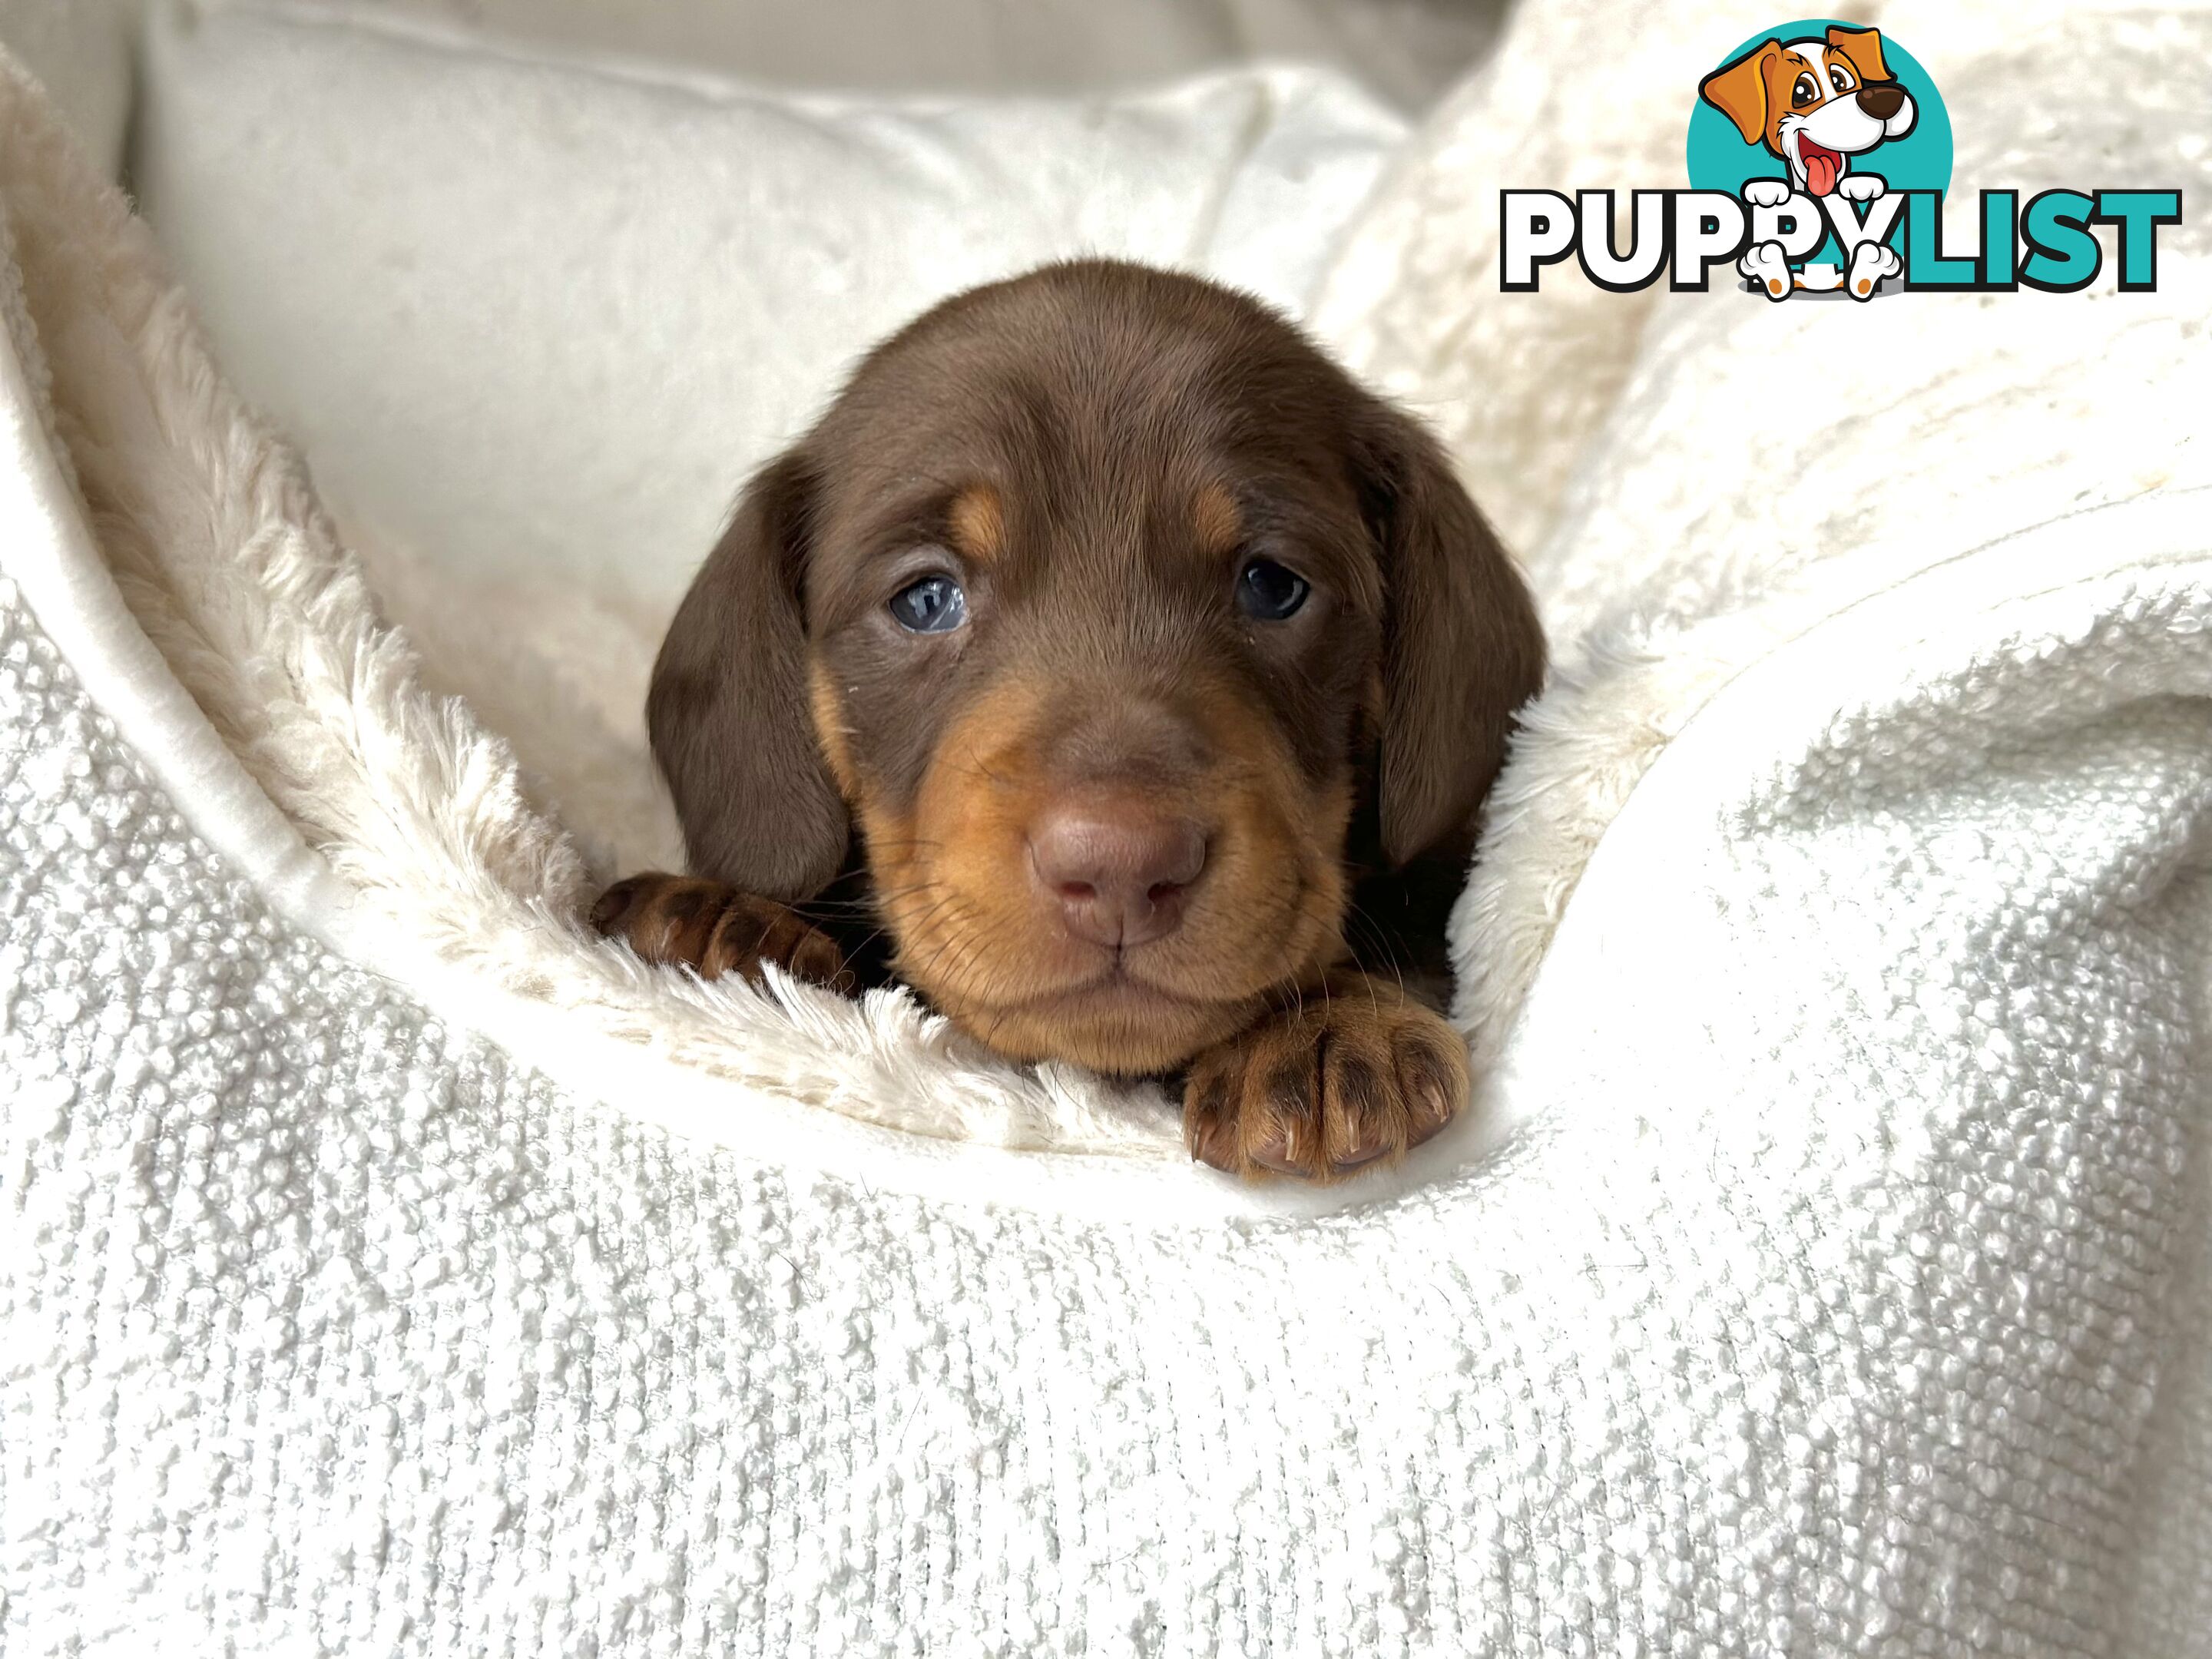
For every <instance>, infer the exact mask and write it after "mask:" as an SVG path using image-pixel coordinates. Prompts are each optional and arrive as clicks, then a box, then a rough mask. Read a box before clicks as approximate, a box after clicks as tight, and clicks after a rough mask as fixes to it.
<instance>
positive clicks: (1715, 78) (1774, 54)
mask: <svg viewBox="0 0 2212 1659" xmlns="http://www.w3.org/2000/svg"><path fill="white" fill-rule="evenodd" d="M1781 61H1782V42H1780V41H1779V40H1769V41H1768V42H1767V43H1766V44H1765V46H1753V48H1752V49H1751V50H1750V51H1749V52H1746V53H1744V55H1743V56H1742V57H1741V58H1737V59H1736V60H1735V62H1734V63H1732V64H1722V65H1721V66H1720V67H1719V68H1718V69H1717V70H1714V71H1713V72H1712V73H1711V75H1708V76H1706V77H1705V79H1704V80H1702V81H1700V82H1698V95H1699V97H1701V98H1703V99H1704V100H1705V101H1706V102H1707V103H1709V104H1711V106H1713V107H1714V108H1715V109H1717V110H1718V111H1719V112H1721V113H1722V114H1723V115H1725V116H1727V117H1728V118H1729V120H1731V121H1733V122H1735V130H1736V131H1738V132H1740V133H1741V134H1742V135H1743V142H1744V143H1747V144H1763V143H1765V142H1766V76H1767V71H1768V70H1771V68H1772V67H1773V66H1774V65H1775V64H1778V63H1780V62H1781Z"/></svg>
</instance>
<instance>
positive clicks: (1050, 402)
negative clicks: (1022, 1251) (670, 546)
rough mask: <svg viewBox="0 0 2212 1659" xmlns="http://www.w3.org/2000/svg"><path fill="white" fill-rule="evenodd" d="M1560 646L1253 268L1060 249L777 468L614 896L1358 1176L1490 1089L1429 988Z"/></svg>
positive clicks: (1264, 1166)
mask: <svg viewBox="0 0 2212 1659" xmlns="http://www.w3.org/2000/svg"><path fill="white" fill-rule="evenodd" d="M1543 668H1544V644H1543V638H1542V635H1541V631H1540V629H1539V628H1538V625H1537V622H1536V617H1535V613H1534V609H1533V608H1532V606H1531V605H1530V603H1529V599H1528V593H1527V592H1526V590H1525V589H1524V588H1523V586H1522V582H1521V580H1520V578H1519V576H1518V575H1517V574H1516V572H1515V570H1514V568H1513V567H1512V565H1511V564H1510V562H1509V561H1508V560H1507V559H1506V557H1505V556H1504V554H1503V553H1502V552H1501V551H1500V550H1499V549H1498V544H1497V542H1496V541H1495V540H1494V539H1493V538H1492V535H1491V533H1490V531H1489V529H1488V527H1487V526H1486V525H1485V524H1484V523H1483V520H1482V519H1481V517H1480V514H1479V513H1477V512H1476V510H1475V508H1474V504H1473V503H1472V502H1471V501H1469V500H1468V497H1467V495H1466V493H1465V492H1464V491H1463V490H1462V489H1461V488H1460V486H1459V484H1458V483H1456V482H1455V480H1454V479H1453V477H1452V475H1451V471H1450V470H1449V467H1448V466H1447V465H1446V464H1445V462H1444V459H1443V455H1442V454H1441V453H1439V451H1438V450H1437V446H1436V445H1435V444H1434V443H1433V442H1432V441H1431V440H1430V439H1429V438H1428V437H1427V436H1426V435H1425V434H1424V433H1423V432H1422V431H1421V429H1420V428H1419V427H1417V426H1416V425H1415V424H1414V423H1413V422H1412V421H1411V420H1409V419H1408V418H1407V416H1404V415H1402V414H1401V413H1400V412H1398V411H1397V410H1395V409H1392V408H1390V407H1389V405H1387V404H1383V403H1382V402H1380V401H1379V400H1377V399H1376V398H1374V397H1373V396H1371V395H1370V394H1369V393H1368V392H1364V391H1363V390H1361V388H1360V387H1359V386H1357V385H1355V384H1354V383H1353V382H1352V380H1350V379H1349V378H1348V377H1347V376H1346V374H1343V373H1342V372H1341V371H1340V370H1339V369H1338V368H1335V367H1334V365H1333V364H1332V363H1330V362H1328V360H1327V359H1326V358H1325V357H1323V356H1322V355H1321V353H1320V352H1318V351H1317V350H1316V349H1315V348H1314V347H1313V346H1312V345H1311V344H1310V343H1308V342H1307V341H1306V340H1305V339H1304V337H1302V336H1301V335H1300V334H1299V333H1298V332H1297V331H1296V330H1295V329H1294V328H1292V327H1291V325H1288V324H1287V323H1285V321H1283V320H1282V319H1280V318H1279V317H1277V316H1276V315H1275V314H1273V313H1272V312H1269V311H1267V309H1265V308H1264V307H1261V306H1260V305H1258V304H1256V303H1255V302H1254V301H1250V300H1249V299H1246V298H1244V297H1243V296H1241V295H1237V294H1234V293H1231V292H1229V291H1228V290H1226V289H1221V288H1218V287H1216V286H1214V285H1212V284H1211V283H1205V282H1202V281H1200V280H1197V279H1195V278H1194V277H1189V276H1176V275H1172V274H1170V273H1168V272H1164V271H1159V270H1148V269H1146V268H1143V267H1140V266H1136V265H1129V264H1114V263H1108V262H1103V261H1083V262H1079V263H1074V264H1060V265H1053V266H1049V267H1047V268H1046V269H1044V270H1038V271H1036V272H1034V273H1032V274H1030V275H1029V276H1023V277H1020V278H1018V279H1016V280H1014V281H1012V282H1006V283H995V284H993V285H992V286H989V287H987V288H981V289H975V290H973V291H972V292H969V293H967V294H964V295H959V296H958V297H957V298H955V299H952V300H949V301H945V303H944V304H942V305H940V306H939V307H936V308H935V309H934V310H933V311H931V312H929V313H927V315H925V316H923V317H922V318H921V319H920V320H918V321H916V322H915V323H914V324H912V325H909V326H908V327H907V328H906V329H904V330H903V331H901V332H900V333H899V334H897V335H896V336H895V337H893V338H892V339H890V341H889V342H888V343H885V344H884V345H882V346H881V347H879V348H878V349H876V350H875V351H874V352H873V353H872V355H871V356H869V357H868V358H867V359H866V361H865V362H863V363H862V364H861V366H860V369H859V371H858V372H857V373H856V374H854V377H853V380H852V381H851V383H850V384H849V385H848V386H847V387H846V388H845V390H844V392H842V395H841V396H840V397H839V398H837V400H836V403H835V404H833V405H832V406H831V407H830V409H829V412H828V413H827V414H826V415H824V416H823V417H822V419H821V421H820V422H819V423H818V424H817V425H816V426H815V428H813V430H812V431H811V432H810V433H808V434H807V435H806V436H805V438H804V439H802V440H801V441H799V444H798V445H797V446H796V447H793V449H792V450H791V451H790V452H789V453H787V454H785V455H783V456H782V457H781V458H780V459H777V460H775V461H774V462H773V463H771V464H770V465H769V466H767V467H766V468H765V469H763V471H761V473H760V474H759V475H758V476H757V477H755V478H754V479H753V481H752V483H750V486H749V487H748V488H747V489H746V491H745V493H744V499H743V500H742V501H741V502H740V503H739V505H738V510H737V514H736V517H735V520H734V521H733V522H732V525H731V526H730V529H729V531H728V533H727V534H726V535H725V536H724V537H723V538H722V541H721V544H720V546H718V547H717V548H716V549H715V550H714V554H713V555H712V556H711V557H709V558H708V561H707V563H706V566H705V568H703V569H702V571H701V572H700V574H699V576H698V579H697V580H696V582H695V583H694V584H693V586H692V587H691V591H690V594H689V595H688V596H687V597H686V598H685V599H684V605H683V608H682V609H681V610H680V611H678V614H677V617H676V621H675V623H674V624H673V625H672V626H671V629H669V633H668V638H667V641H666V643H665V645H664V646H663V647H662V648H661V653H660V658H659V663H658V665H657V666H656V668H655V670H654V673H653V689H652V694H651V697H650V700H649V702H648V704H647V716H648V720H649V724H650V726H651V729H652V735H653V752H654V754H655V756H656V757H658V759H659V763H660V767H661V769H662V771H663V773H664V774H665V776H666V778H667V780H668V785H669V788H670V790H671V792H672V793H673V794H674V797H675V801H676V806H677V811H678V815H679V816H680V817H681V819H682V821H683V824H684V836H685V842H686V846H687V848H688V850H689V854H690V863H691V868H692V873H691V875H690V876H689V877H679V876H669V875H647V876H639V877H635V878H632V879H630V880H628V881H625V882H623V883H621V884H618V885H617V886H616V887H614V888H612V889H611V890H609V891H608V892H607V894H606V895H605V896H604V897H603V898H602V899H601V900H600V902H599V905H598V907H597V908H596V909H595V911H594V914H593V920H594V921H595V922H596V923H597V925H598V926H599V927H600V928H601V929H602V930H604V931H605V932H607V933H611V934H613V935H615V936H617V937H620V938H623V939H627V940H629V943H630V944H631V945H633V946H634V947H635V948H636V949H637V950H638V951H640V952H641V953H642V954H643V955H645V956H647V957H650V958H652V959H653V960H655V961H659V962H673V963H685V964H689V965H690V966H691V967H694V968H696V969H697V970H698V971H700V972H701V973H702V974H706V975H715V974H722V973H727V972H731V971H736V972H738V973H750V974H756V975H757V972H758V969H759V964H760V963H763V962H775V963H780V964H781V965H783V966H784V967H787V968H788V969H792V970H793V971H794V972H796V973H798V974H799V975H804V976H805V977H807V978H810V979H813V980H817V981H821V982H823V983H825V984H830V985H836V986H840V987H850V986H852V985H854V984H857V983H860V982H865V981H871V980H879V979H883V978H887V977H896V978H897V979H899V980H902V981H905V982H906V983H907V984H908V985H911V986H912V987H915V990H917V991H918V992H920V993H921V994H922V995H923V996H924V997H925V998H927V1000H929V1002H930V1003H931V1004H933V1006H936V1007H937V1008H939V1009H940V1010H942V1011H943V1012H945V1013H946V1014H947V1015H949V1016H951V1018H953V1019H954V1020H955V1021H956V1022H957V1023H958V1024H960V1025H961V1026H962V1027H963V1028H964V1029H965V1030H968V1031H969V1032H971V1033H972V1034H973V1035H974V1036H976V1037H977V1038H979V1039H980V1040H981V1042H984V1043H986V1044H987V1045H988V1046H989V1047H991V1048H994V1049H996V1050H997V1051H998V1052H1000V1054H1006V1055H1009V1056H1012V1057H1014V1058H1016V1059H1022V1060H1036V1059H1044V1058H1053V1059H1059V1060H1072V1061H1075V1062H1078V1063H1079V1064H1082V1065H1085V1066H1092V1067H1095V1068H1097V1069H1098V1070H1101V1071H1104V1072H1109V1073H1121V1074H1124V1075H1139V1074H1166V1073H1180V1075H1181V1076H1182V1079H1183V1085H1182V1086H1183V1090H1184V1100H1185V1107H1184V1123H1185V1129H1186V1133H1187V1136H1188V1141H1189V1145H1190V1147H1191V1150H1192V1152H1194V1154H1195V1155H1196V1156H1197V1157H1199V1158H1202V1159H1204V1160H1205V1161H1206V1163H1208V1164H1214V1165H1216V1166H1218V1167H1219V1168H1221V1169H1225V1170H1234V1171H1237V1172H1238V1173H1240V1174H1243V1175H1248V1176H1249V1175H1259V1174H1265V1173H1268V1172H1275V1173H1284V1174H1292V1175H1297V1176H1305V1177H1308V1178H1310V1179H1316V1180H1327V1179H1330V1178H1332V1177H1334V1176H1340V1175H1342V1174H1345V1173H1346V1172H1348V1171H1350V1170H1354V1169H1357V1168H1358V1167H1360V1166H1362V1165H1363V1164H1369V1163H1371V1162H1373V1161H1375V1160H1376V1159H1379V1158H1388V1157H1391V1156H1395V1154H1398V1153H1400V1152H1403V1151H1404V1150H1405V1149H1406V1148H1407V1147H1408V1146H1413V1145H1414V1144H1416V1143H1418V1142H1419V1141H1421V1140H1423V1139H1426V1138H1427V1137H1428V1136H1429V1135H1431V1134H1433V1133H1435V1132H1436V1131H1437V1129H1438V1128H1439V1127H1442V1126H1443V1124H1444V1123H1445V1122H1446V1121H1448V1120H1449V1118H1450V1117H1451V1115H1453V1114H1454V1113H1455V1111H1457V1110H1458V1109H1459V1108H1460V1106H1461V1104H1462V1103H1463V1101H1464V1100H1465V1098H1466V1095H1467V1090H1468V1074H1467V1069H1468V1068H1467V1058H1466V1052H1465V1048H1464V1045H1463V1044H1462V1042H1461V1040H1460V1038H1459V1037H1458V1036H1456V1035H1455V1033H1454V1032H1453V1030H1451V1028H1450V1027H1449V1025H1447V1024H1445V1023H1444V1022H1443V1019H1441V1018H1439V1017H1438V1016H1437V1014H1436V1013H1435V1012H1432V1010H1431V1008H1430V1007H1429V1006H1426V1005H1425V1003H1424V1002H1423V1001H1422V1000H1420V995H1421V994H1430V993H1433V991H1434V990H1435V989H1436V988H1437V987H1438V986H1439V985H1440V984H1441V983H1442V981H1443V977H1444V975H1445V974H1446V971H1447V963H1446V960H1445V954H1444V946H1443V929H1444V922H1445V918H1446V915H1447V912H1448V911H1449V908H1450V904H1451V901H1452V899H1453V897H1454V896H1455V894H1456V892H1457V891H1458V890H1459V888H1460V886H1461V884H1462V881H1463V880H1464V878H1465V875H1466V870H1467V864H1468V856H1469V854H1470V851H1471V849H1472V848H1473V846H1474V835H1475V827H1476V816H1477V812H1478V810H1479V809H1480V806H1481V804H1482V799H1483V795H1484V793H1485V792H1486V790H1487V789H1488V788H1489V787H1490V783H1491V780H1492V778H1493V777H1494V776H1495V775H1496V774H1497V771H1498V765H1499V763H1500V761H1501V759H1502V757H1503V755H1504V746H1505V739H1506V733H1507V731H1508V728H1509V727H1510V724H1511V721H1512V718H1513V714H1514V711H1515V710H1516V709H1517V708H1519V707H1520V706H1521V704H1522V703H1523V702H1526V701H1527V700H1528V698H1529V697H1530V696H1533V695H1534V693H1535V691H1536V690H1537V686H1538V684H1539V682H1540V680H1541V678H1542V674H1543Z"/></svg>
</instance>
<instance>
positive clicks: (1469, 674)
mask: <svg viewBox="0 0 2212 1659" xmlns="http://www.w3.org/2000/svg"><path fill="white" fill-rule="evenodd" d="M1365 428H1366V429H1365V431H1364V434H1363V435H1361V437H1360V439H1359V440H1358V444H1357V448H1358V466H1359V471H1360V477H1361V482H1362V489H1363V495H1364V498H1365V499H1364V507H1365V509H1366V511H1367V513H1368V516H1369V520H1370V523H1371V524H1372V525H1373V526H1374V531H1375V535H1376V541H1377V542H1378V544H1380V547H1381V551H1382V564H1383V604H1384V612H1383V712H1382V720H1381V733H1380V737H1381V745H1380V746H1381V750H1382V753H1381V757H1380V764H1379V765H1378V767H1377V768H1376V778H1377V803H1376V804H1377V806H1378V808H1379V817H1380V820H1381V823H1380V827H1381V831H1382V841H1383V856H1384V857H1385V858H1386V859H1387V860H1389V863H1390V864H1391V866H1393V867H1402V866H1405V865H1406V864H1407V863H1408V862H1410V861H1411V860H1413V859H1415V858H1417V857H1419V855H1420V854H1423V853H1428V852H1442V851H1449V852H1450V853H1451V854H1454V855H1455V856H1458V857H1464V856H1465V855H1466V854H1467V852H1468V850H1469V849H1470V848H1472V847H1473V845H1474V829H1475V823H1476V814H1477V812H1478V811H1480V808H1481V805H1482V799H1483V797H1484V796H1485V795H1486V794H1487V793H1489V792H1490V786H1491V783H1492V780H1494V779H1495V778H1496V777H1497V775H1498V768H1499V767H1500V766H1501V765H1503V764H1504V760H1505V741H1506V738H1507V737H1508V735H1509V734H1510V732H1511V731H1512V727H1513V718H1514V715H1515V714H1516V713H1517V712H1518V711H1519V709H1520V708H1521V706H1522V704H1523V703H1525V702H1528V699H1529V698H1531V697H1533V696H1535V695H1536V693H1537V692H1538V691H1539V690H1541V689H1542V686H1543V681H1544V630H1543V628H1542V626H1541V624H1540V623H1538V621H1537V619H1536V607H1535V604H1534V601H1533V600H1532V599H1530V598H1529V596H1528V586H1527V584H1525V583H1524V582H1523V581H1522V580H1521V573H1520V571H1519V570H1518V569H1516V568H1515V566H1514V564H1513V562H1512V560H1511V559H1510V558H1508V557H1507V556H1506V554H1505V550H1504V548H1502V547H1500V546H1499V545H1498V538H1497V537H1496V536H1495V535H1493V534H1492V532H1491V529H1490V526H1489V525H1488V524H1487V523H1486V522H1485V521H1484V520H1483V517H1482V514H1481V513H1480V512H1479V511H1478V510H1477V509H1476V507H1475V505H1474V501H1471V500H1469V499H1468V493H1467V491H1466V490H1465V489H1462V487H1461V485H1460V482H1459V480H1458V479H1457V478H1456V477H1454V476H1453V474H1452V470H1451V465H1450V463H1449V461H1448V460H1447V459H1445V457H1444V453H1443V449H1442V448H1441V447H1439V446H1438V445H1437V441H1436V440H1435V439H1434V438H1432V437H1431V436H1430V435H1429V434H1428V433H1427V432H1425V430H1423V429H1422V428H1420V427H1419V425H1418V424H1416V423H1415V422H1413V420H1412V419H1411V418H1410V417H1408V416H1405V415H1402V414H1401V413H1399V412H1398V411H1397V410H1394V409H1390V408H1388V407H1387V406H1385V405H1383V404H1379V403H1377V404H1370V407H1369V410H1368V411H1367V420H1366V422H1365Z"/></svg>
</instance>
